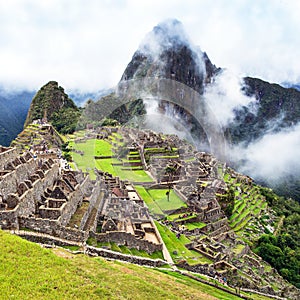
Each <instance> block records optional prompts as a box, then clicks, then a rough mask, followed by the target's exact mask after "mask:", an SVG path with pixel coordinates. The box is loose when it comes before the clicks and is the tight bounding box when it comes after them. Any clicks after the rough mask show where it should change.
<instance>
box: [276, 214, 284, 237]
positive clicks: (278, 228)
mask: <svg viewBox="0 0 300 300" xmlns="http://www.w3.org/2000/svg"><path fill="white" fill-rule="evenodd" d="M284 218H285V216H282V217H281V218H280V220H279V222H278V225H277V228H276V230H275V231H274V235H275V236H277V234H278V233H279V232H280V229H281V226H282V225H283V221H284Z"/></svg>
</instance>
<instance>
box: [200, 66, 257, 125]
mask: <svg viewBox="0 0 300 300" xmlns="http://www.w3.org/2000/svg"><path fill="white" fill-rule="evenodd" d="M242 87H243V80H242V78H239V77H238V76H236V75H235V74H234V73H232V72H230V71H228V70H223V71H222V72H221V74H219V75H218V76H216V77H215V80H214V82H213V83H212V84H210V85H208V86H207V87H206V89H205V92H204V98H205V100H206V103H207V105H208V106H209V107H210V109H211V111H212V112H213V113H214V115H215V117H216V119H217V120H218V121H219V123H220V125H221V126H222V127H223V128H225V127H227V126H228V125H229V124H230V123H231V122H232V121H233V120H234V118H235V115H236V113H235V112H236V111H237V110H239V109H241V108H242V107H244V106H247V107H249V108H250V109H251V112H252V113H256V107H257V106H256V99H255V98H254V97H247V96H246V95H245V94H244V93H243V92H242Z"/></svg>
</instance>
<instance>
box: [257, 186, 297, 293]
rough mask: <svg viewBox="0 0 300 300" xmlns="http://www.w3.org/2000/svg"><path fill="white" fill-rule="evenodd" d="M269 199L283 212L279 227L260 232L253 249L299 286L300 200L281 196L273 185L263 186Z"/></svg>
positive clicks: (269, 201) (262, 190) (263, 191)
mask: <svg viewBox="0 0 300 300" xmlns="http://www.w3.org/2000/svg"><path fill="white" fill-rule="evenodd" d="M260 191H261V193H262V194H263V195H264V196H265V197H266V199H267V201H268V203H269V204H270V205H272V208H273V209H274V210H275V211H276V213H277V215H278V216H280V220H281V222H280V223H279V226H280V228H277V230H276V236H275V235H274V234H271V233H269V234H266V235H263V236H261V237H260V238H259V239H258V241H257V243H256V245H255V249H254V251H255V252H256V253H257V254H258V255H260V256H261V257H262V258H263V259H264V260H266V261H267V262H269V263H270V264H271V265H272V266H273V267H274V268H276V269H277V271H278V272H279V273H280V275H281V276H283V277H284V278H285V279H287V280H288V281H290V282H291V283H292V284H294V285H295V286H296V287H298V288H300V275H299V270H300V242H299V241H300V204H299V203H298V202H296V201H294V200H292V199H284V198H283V197H278V196H277V195H276V194H275V193H274V192H273V191H272V190H271V189H268V188H263V187H261V188H260Z"/></svg>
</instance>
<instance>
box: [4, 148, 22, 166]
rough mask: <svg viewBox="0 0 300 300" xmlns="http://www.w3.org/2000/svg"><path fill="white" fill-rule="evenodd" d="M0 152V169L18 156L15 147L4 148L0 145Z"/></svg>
mask: <svg viewBox="0 0 300 300" xmlns="http://www.w3.org/2000/svg"><path fill="white" fill-rule="evenodd" d="M1 150H2V151H1V152H0V169H3V168H4V167H5V165H6V164H7V163H9V162H11V161H13V160H14V159H15V158H16V157H17V156H18V150H17V149H16V148H6V147H3V146H1Z"/></svg>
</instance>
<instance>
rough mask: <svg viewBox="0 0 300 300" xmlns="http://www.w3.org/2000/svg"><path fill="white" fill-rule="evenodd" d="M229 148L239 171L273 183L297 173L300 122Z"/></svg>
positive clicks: (299, 148)
mask: <svg viewBox="0 0 300 300" xmlns="http://www.w3.org/2000/svg"><path fill="white" fill-rule="evenodd" d="M231 151H232V153H231V158H232V159H233V160H234V161H235V162H236V163H238V164H239V166H238V168H239V170H240V171H241V172H243V173H245V174H249V175H250V176H251V177H253V178H254V179H257V180H259V181H264V182H266V183H268V184H269V185H272V186H273V185H276V184H278V183H280V182H281V181H282V180H284V179H285V177H286V176H288V175H294V176H297V175H300V160H299V153H300V123H298V124H297V125H296V126H294V127H292V128H289V129H283V130H281V131H280V132H277V133H266V134H265V135H263V136H261V137H260V138H259V139H258V140H257V141H255V142H253V143H251V144H249V145H248V146H247V147H243V146H242V145H234V146H233V147H232V149H231Z"/></svg>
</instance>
